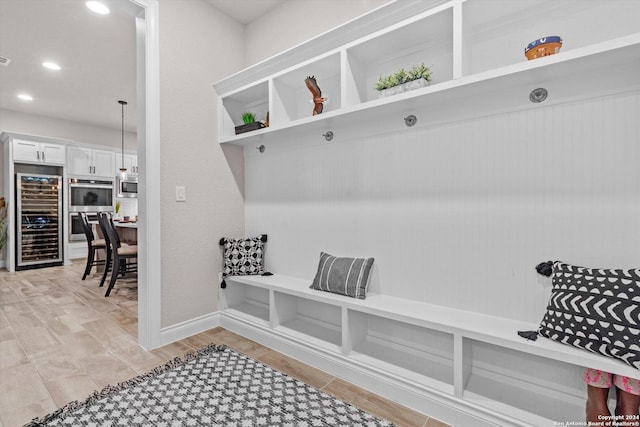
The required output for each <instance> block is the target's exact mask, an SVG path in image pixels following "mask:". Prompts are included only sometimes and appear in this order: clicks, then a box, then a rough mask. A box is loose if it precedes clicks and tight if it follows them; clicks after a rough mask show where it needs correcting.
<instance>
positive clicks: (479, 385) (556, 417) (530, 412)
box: [463, 339, 586, 425]
mask: <svg viewBox="0 0 640 427" xmlns="http://www.w3.org/2000/svg"><path fill="white" fill-rule="evenodd" d="M464 345H465V346H468V351H469V352H470V355H471V367H470V371H467V372H466V375H465V378H466V384H465V387H464V388H465V390H464V393H463V398H464V399H466V400H469V401H471V402H473V403H476V404H478V405H481V406H484V407H486V408H487V409H490V410H494V411H500V412H504V413H508V412H509V411H512V410H514V409H515V410H516V411H517V412H518V414H519V418H520V419H522V420H527V421H529V422H531V423H532V424H534V425H553V422H552V420H553V421H562V420H579V419H582V417H584V399H585V397H586V392H585V386H584V384H583V383H582V381H581V374H582V371H583V369H584V368H582V367H579V366H576V365H571V364H569V363H565V362H561V361H559V360H551V359H548V358H545V357H539V356H534V355H530V354H528V355H526V358H523V353H522V352H518V351H515V350H511V349H506V348H504V347H500V346H496V345H492V344H488V343H485V342H479V341H475V340H470V339H465V340H464ZM507 408H509V410H507ZM541 421H544V422H541Z"/></svg>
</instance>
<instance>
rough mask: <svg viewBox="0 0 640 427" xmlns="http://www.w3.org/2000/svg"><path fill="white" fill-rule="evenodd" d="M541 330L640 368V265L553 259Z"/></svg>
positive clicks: (550, 336)
mask: <svg viewBox="0 0 640 427" xmlns="http://www.w3.org/2000/svg"><path fill="white" fill-rule="evenodd" d="M538 332H539V333H540V335H542V336H544V337H547V338H550V339H552V340H555V341H559V342H562V343H564V344H567V345H572V346H575V347H579V348H583V349H585V350H589V351H591V352H594V353H600V354H603V355H605V356H609V357H614V358H617V359H620V360H622V361H624V362H625V363H627V364H629V365H631V366H633V367H634V368H637V369H640V269H634V270H609V269H592V268H585V267H576V266H573V265H570V264H565V263H562V262H555V263H554V264H553V289H552V293H551V298H550V299H549V304H548V306H547V312H546V314H545V315H544V318H543V319H542V322H541V323H540V327H539V329H538Z"/></svg>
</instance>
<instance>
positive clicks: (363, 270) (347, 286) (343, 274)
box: [311, 252, 373, 299]
mask: <svg viewBox="0 0 640 427" xmlns="http://www.w3.org/2000/svg"><path fill="white" fill-rule="evenodd" d="M372 266H373V258H338V257H335V256H332V255H329V254H327V253H324V252H321V253H320V264H319V265H318V272H317V273H316V277H315V278H314V279H313V283H312V284H311V289H317V290H320V291H327V292H333V293H335V294H341V295H347V296H350V297H353V298H358V299H365V296H366V295H365V294H366V292H367V285H368V284H369V274H370V273H371V267H372Z"/></svg>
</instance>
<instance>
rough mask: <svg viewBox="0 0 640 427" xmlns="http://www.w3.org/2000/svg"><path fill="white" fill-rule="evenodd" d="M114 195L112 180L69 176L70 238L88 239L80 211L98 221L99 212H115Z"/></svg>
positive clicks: (76, 239)
mask: <svg viewBox="0 0 640 427" xmlns="http://www.w3.org/2000/svg"><path fill="white" fill-rule="evenodd" d="M114 196H115V193H114V186H113V181H111V180H95V179H79V178H69V199H68V200H69V240H70V241H81V240H86V237H85V234H84V229H83V228H82V222H81V221H80V216H79V215H78V213H79V212H86V213H87V216H88V218H89V221H97V220H98V212H113V202H114Z"/></svg>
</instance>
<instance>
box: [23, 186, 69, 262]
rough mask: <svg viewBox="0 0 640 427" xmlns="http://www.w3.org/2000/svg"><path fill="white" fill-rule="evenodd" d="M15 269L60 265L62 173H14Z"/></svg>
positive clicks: (61, 259) (61, 257)
mask: <svg viewBox="0 0 640 427" xmlns="http://www.w3.org/2000/svg"><path fill="white" fill-rule="evenodd" d="M16 200H17V206H16V207H17V210H16V219H17V220H16V246H17V247H16V253H17V263H16V270H24V269H27V268H37V267H45V266H51V265H62V263H63V255H62V244H63V241H62V236H63V234H62V176H57V175H39V174H26V173H18V174H16Z"/></svg>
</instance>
